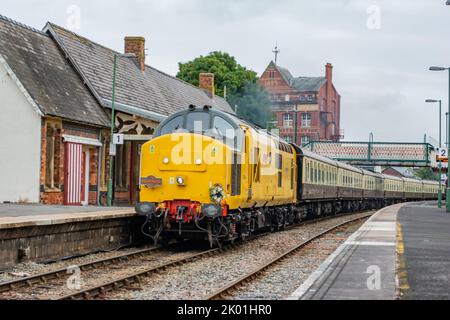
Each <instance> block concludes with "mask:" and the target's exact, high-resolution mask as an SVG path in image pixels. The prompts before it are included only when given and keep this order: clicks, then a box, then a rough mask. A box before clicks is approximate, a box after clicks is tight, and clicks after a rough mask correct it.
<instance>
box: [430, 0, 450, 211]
mask: <svg viewBox="0 0 450 320" xmlns="http://www.w3.org/2000/svg"><path fill="white" fill-rule="evenodd" d="M447 2H448V1H447ZM430 71H448V77H449V83H448V86H449V89H448V90H449V94H448V98H449V100H448V112H449V113H450V68H449V67H447V68H445V67H436V66H433V67H430ZM446 134H447V142H448V143H450V130H449V131H447V132H446ZM449 178H450V170H449V169H447V187H446V192H445V206H446V209H447V212H450V188H449V182H450V179H449Z"/></svg>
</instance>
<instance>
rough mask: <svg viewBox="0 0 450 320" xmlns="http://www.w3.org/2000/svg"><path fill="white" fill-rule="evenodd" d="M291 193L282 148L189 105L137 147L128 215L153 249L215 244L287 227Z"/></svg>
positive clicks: (287, 156) (292, 177) (289, 161)
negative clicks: (137, 218) (162, 244)
mask: <svg viewBox="0 0 450 320" xmlns="http://www.w3.org/2000/svg"><path fill="white" fill-rule="evenodd" d="M296 187H297V183H296V170H295V152H294V150H293V149H292V148H291V147H290V146H289V145H288V144H286V143H282V142H281V141H279V140H276V139H275V138H273V137H271V136H270V135H267V134H263V133H262V132H260V131H258V130H257V129H256V128H253V127H251V126H250V125H249V124H247V123H244V122H242V120H240V119H238V118H236V117H235V116H234V115H230V114H226V113H223V112H220V111H216V110H211V109H210V108H209V107H204V108H197V107H194V106H191V107H190V108H189V110H186V111H182V112H179V113H176V114H174V115H172V116H171V117H169V118H168V119H166V120H165V121H163V122H162V123H161V125H160V126H159V127H158V128H157V129H156V131H155V134H154V138H153V139H152V140H151V141H149V142H147V143H146V144H144V145H143V146H142V150H141V174H140V202H139V203H138V204H137V205H136V211H137V212H138V213H139V214H141V215H144V216H146V217H147V221H146V226H145V228H143V231H144V233H145V234H146V235H148V236H150V237H151V238H153V240H154V241H155V242H156V241H157V240H158V239H159V238H161V237H163V238H166V239H169V238H179V239H186V238H188V239H193V238H198V239H205V240H209V241H210V243H211V244H213V243H214V242H217V243H221V242H225V241H232V240H234V239H237V238H239V237H242V236H247V235H249V234H251V233H253V232H254V231H255V230H257V229H262V228H273V227H274V226H275V227H279V226H282V225H285V224H286V223H287V222H288V221H291V220H293V218H291V216H295V215H296V214H297V212H296V211H295V210H293V209H292V208H291V206H292V205H293V204H294V203H295V201H296Z"/></svg>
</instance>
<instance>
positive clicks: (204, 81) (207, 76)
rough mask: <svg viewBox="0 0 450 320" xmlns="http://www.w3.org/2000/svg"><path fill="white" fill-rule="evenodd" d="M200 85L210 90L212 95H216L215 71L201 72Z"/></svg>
mask: <svg viewBox="0 0 450 320" xmlns="http://www.w3.org/2000/svg"><path fill="white" fill-rule="evenodd" d="M199 87H200V88H202V89H205V90H208V91H209V92H210V93H211V96H212V97H214V94H215V87H214V74H213V73H200V75H199Z"/></svg>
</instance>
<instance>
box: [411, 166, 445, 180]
mask: <svg viewBox="0 0 450 320" xmlns="http://www.w3.org/2000/svg"><path fill="white" fill-rule="evenodd" d="M414 175H415V176H416V177H417V178H419V179H422V180H431V181H439V178H440V177H439V174H438V173H434V172H433V170H431V168H429V167H424V168H420V169H417V170H416V171H415V172H414Z"/></svg>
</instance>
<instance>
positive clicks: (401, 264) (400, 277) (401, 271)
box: [396, 222, 410, 298]
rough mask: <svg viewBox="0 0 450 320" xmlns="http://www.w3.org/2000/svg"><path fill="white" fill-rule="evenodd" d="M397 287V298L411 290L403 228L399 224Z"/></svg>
mask: <svg viewBox="0 0 450 320" xmlns="http://www.w3.org/2000/svg"><path fill="white" fill-rule="evenodd" d="M396 229H397V236H396V238H397V246H396V251H397V259H396V260H397V268H396V269H397V286H398V294H397V298H400V297H401V296H403V295H405V293H406V292H407V291H408V290H409V289H410V286H409V282H408V274H407V271H406V260H405V244H404V242H403V231H402V226H401V225H400V223H399V222H397V228H396Z"/></svg>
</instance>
